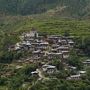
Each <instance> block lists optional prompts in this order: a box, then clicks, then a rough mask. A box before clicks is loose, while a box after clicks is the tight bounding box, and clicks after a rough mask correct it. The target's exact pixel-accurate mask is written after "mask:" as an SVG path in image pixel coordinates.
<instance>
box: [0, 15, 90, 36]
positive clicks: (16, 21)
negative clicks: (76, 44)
mask: <svg viewBox="0 0 90 90" xmlns="http://www.w3.org/2000/svg"><path fill="white" fill-rule="evenodd" d="M32 27H35V28H36V29H37V30H39V31H41V32H47V33H49V34H62V33H64V32H66V31H68V32H69V33H70V34H71V35H76V36H87V35H90V21H89V20H74V19H73V20H70V19H61V18H59V17H57V18H54V17H53V18H50V17H43V16H42V17H39V18H38V17H30V16H26V17H22V16H14V17H10V16H8V17H5V18H3V19H2V21H1V22H0V30H1V31H5V32H22V31H27V30H30V29H31V28H32Z"/></svg>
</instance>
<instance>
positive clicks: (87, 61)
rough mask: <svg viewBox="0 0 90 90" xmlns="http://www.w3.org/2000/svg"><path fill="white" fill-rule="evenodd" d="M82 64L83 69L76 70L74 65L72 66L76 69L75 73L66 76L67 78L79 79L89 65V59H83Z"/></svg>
mask: <svg viewBox="0 0 90 90" xmlns="http://www.w3.org/2000/svg"><path fill="white" fill-rule="evenodd" d="M82 64H83V67H84V70H82V71H77V70H76V69H77V68H76V67H72V70H73V71H75V70H76V74H75V75H71V76H70V77H67V80H80V79H81V78H82V77H84V76H85V75H86V69H87V68H88V67H90V59H87V60H85V61H83V62H82Z"/></svg>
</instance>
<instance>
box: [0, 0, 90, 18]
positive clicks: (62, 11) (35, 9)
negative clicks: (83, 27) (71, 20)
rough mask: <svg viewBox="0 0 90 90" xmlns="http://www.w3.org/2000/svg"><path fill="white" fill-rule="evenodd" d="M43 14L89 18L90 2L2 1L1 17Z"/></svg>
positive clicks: (67, 0) (66, 0) (74, 0)
mask: <svg viewBox="0 0 90 90" xmlns="http://www.w3.org/2000/svg"><path fill="white" fill-rule="evenodd" d="M43 12H49V14H52V13H53V14H54V15H59V16H65V17H75V18H77V17H78V18H81V17H89V16H90V0H14V1H13V0H0V13H1V15H2V14H3V15H5V14H6V15H7V14H9V15H18V14H20V15H30V14H38V13H43Z"/></svg>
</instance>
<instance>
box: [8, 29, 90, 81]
mask: <svg viewBox="0 0 90 90" xmlns="http://www.w3.org/2000/svg"><path fill="white" fill-rule="evenodd" d="M20 39H21V41H20V42H18V43H16V44H15V45H14V46H13V47H10V48H9V50H14V51H17V52H18V51H21V52H22V51H24V50H25V51H29V52H30V58H29V59H28V60H34V61H44V60H47V61H51V60H54V59H59V60H60V61H64V60H67V59H68V57H69V54H70V50H71V49H72V48H73V46H74V41H73V38H72V37H66V36H59V35H39V33H38V32H37V31H36V30H31V31H30V32H27V33H23V34H22V35H21V36H20ZM26 60H27V59H26ZM83 64H84V65H85V66H89V65H90V60H86V61H84V62H83ZM68 68H69V70H73V71H74V70H76V68H77V67H73V66H70V67H69V66H68ZM41 69H42V71H43V72H46V73H48V74H53V73H55V72H56V71H57V68H56V66H53V65H48V64H45V65H43V66H41ZM38 73H39V72H38V71H37V70H36V71H33V72H31V74H32V75H34V74H35V75H38ZM85 73H86V71H78V73H77V74H76V75H71V76H70V77H67V80H72V79H74V80H78V79H80V77H81V75H84V74H85Z"/></svg>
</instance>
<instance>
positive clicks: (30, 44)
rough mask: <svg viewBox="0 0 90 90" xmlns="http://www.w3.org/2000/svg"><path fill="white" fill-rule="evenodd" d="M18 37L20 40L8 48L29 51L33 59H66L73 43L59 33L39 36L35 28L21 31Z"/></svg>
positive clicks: (69, 38)
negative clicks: (25, 31) (26, 31)
mask: <svg viewBox="0 0 90 90" xmlns="http://www.w3.org/2000/svg"><path fill="white" fill-rule="evenodd" d="M20 38H21V41H20V42H18V43H16V44H15V45H14V46H13V47H10V48H9V50H15V51H22V50H27V51H29V52H31V58H32V59H33V60H41V59H42V60H44V59H46V60H50V59H54V58H57V59H61V60H62V59H67V58H68V57H69V52H70V49H71V48H72V47H73V45H74V42H73V40H72V38H71V37H65V36H59V35H47V36H45V35H42V36H40V35H39V34H38V32H37V31H36V30H32V31H30V32H28V33H23V34H22V35H21V36H20Z"/></svg>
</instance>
